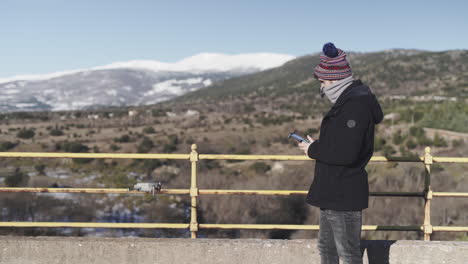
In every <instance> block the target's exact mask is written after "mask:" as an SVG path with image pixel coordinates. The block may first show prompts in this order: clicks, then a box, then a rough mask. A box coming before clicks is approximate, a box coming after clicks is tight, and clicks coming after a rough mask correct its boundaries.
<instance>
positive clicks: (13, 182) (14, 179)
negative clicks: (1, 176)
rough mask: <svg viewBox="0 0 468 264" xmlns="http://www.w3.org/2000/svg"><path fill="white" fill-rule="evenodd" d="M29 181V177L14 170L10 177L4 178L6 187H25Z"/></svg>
mask: <svg viewBox="0 0 468 264" xmlns="http://www.w3.org/2000/svg"><path fill="white" fill-rule="evenodd" d="M28 181H29V176H28V175H26V174H24V173H23V172H21V171H20V170H19V169H16V170H15V171H14V172H13V173H12V174H11V175H8V176H7V177H5V184H6V186H8V187H18V186H21V185H23V186H24V185H26V184H27V183H28Z"/></svg>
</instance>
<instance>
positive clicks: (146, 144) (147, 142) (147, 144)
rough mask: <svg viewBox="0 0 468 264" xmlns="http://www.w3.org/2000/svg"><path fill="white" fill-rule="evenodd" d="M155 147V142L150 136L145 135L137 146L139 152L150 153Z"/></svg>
mask: <svg viewBox="0 0 468 264" xmlns="http://www.w3.org/2000/svg"><path fill="white" fill-rule="evenodd" d="M153 147H154V143H153V141H152V140H151V139H149V138H148V137H144V138H143V140H142V141H141V142H140V144H139V145H138V147H137V151H138V153H148V152H150V150H151V149H152V148H153Z"/></svg>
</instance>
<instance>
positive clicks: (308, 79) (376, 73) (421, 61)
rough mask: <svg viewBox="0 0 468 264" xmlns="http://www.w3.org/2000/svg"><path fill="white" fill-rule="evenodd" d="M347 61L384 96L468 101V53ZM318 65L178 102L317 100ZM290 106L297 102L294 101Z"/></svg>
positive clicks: (291, 66) (304, 60)
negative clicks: (300, 98) (441, 97)
mask: <svg viewBox="0 0 468 264" xmlns="http://www.w3.org/2000/svg"><path fill="white" fill-rule="evenodd" d="M348 59H349V62H350V64H351V67H352V69H353V73H354V76H355V78H360V79H362V80H363V81H364V82H365V83H367V84H368V85H370V86H371V88H372V89H373V90H374V92H375V93H376V94H378V95H381V96H390V95H406V96H408V95H413V96H414V95H439V96H450V97H459V98H466V97H468V51H467V50H454V51H446V52H428V51H418V50H388V51H382V52H375V53H350V54H349V55H348ZM318 61H319V56H318V54H315V55H309V56H304V57H300V58H297V59H295V60H292V61H290V62H288V63H286V64H285V65H283V66H281V67H278V68H274V69H271V70H267V71H263V72H260V73H256V74H251V75H248V76H242V77H239V78H233V79H229V80H226V81H223V82H220V83H217V84H215V85H213V86H210V87H207V88H205V89H201V90H198V91H195V92H192V93H188V94H186V95H184V96H182V97H179V98H177V99H175V102H177V103H178V104H179V103H183V102H193V101H199V102H204V101H206V102H210V101H212V100H213V101H219V100H223V99H226V98H229V99H230V100H231V99H233V98H263V99H266V100H268V101H270V102H274V101H276V100H280V101H283V99H284V97H288V98H290V99H292V97H294V96H300V97H301V96H315V95H317V93H316V91H317V89H318V82H316V81H314V79H313V77H312V72H313V69H314V67H315V66H316V65H317V63H318ZM287 101H289V100H287ZM290 102H293V103H297V101H296V100H293V101H290Z"/></svg>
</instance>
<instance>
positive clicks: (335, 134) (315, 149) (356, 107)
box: [307, 100, 371, 166]
mask: <svg viewBox="0 0 468 264" xmlns="http://www.w3.org/2000/svg"><path fill="white" fill-rule="evenodd" d="M369 111H370V110H369V108H368V107H367V104H366V102H362V101H360V100H351V101H348V102H347V103H346V104H345V105H343V108H342V109H341V112H340V113H339V114H338V115H337V116H335V117H332V118H330V119H329V120H328V123H327V124H326V129H325V130H324V131H323V133H324V134H323V135H322V134H320V138H319V140H318V141H314V142H313V143H312V144H311V145H310V146H309V149H308V151H307V154H308V156H309V157H310V158H312V159H316V160H318V161H320V162H323V163H326V164H330V165H340V166H351V165H352V164H354V163H355V162H356V161H358V160H359V157H360V155H359V154H360V152H361V150H362V148H363V147H364V146H365V142H364V141H365V138H366V133H367V130H368V128H369V124H370V122H371V113H370V112H369Z"/></svg>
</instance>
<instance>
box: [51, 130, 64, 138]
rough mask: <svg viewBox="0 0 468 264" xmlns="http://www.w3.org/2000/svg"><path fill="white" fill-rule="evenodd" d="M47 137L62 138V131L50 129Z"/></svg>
mask: <svg viewBox="0 0 468 264" xmlns="http://www.w3.org/2000/svg"><path fill="white" fill-rule="evenodd" d="M49 135H51V136H54V137H58V136H63V131H62V130H60V129H52V130H50V132H49Z"/></svg>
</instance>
